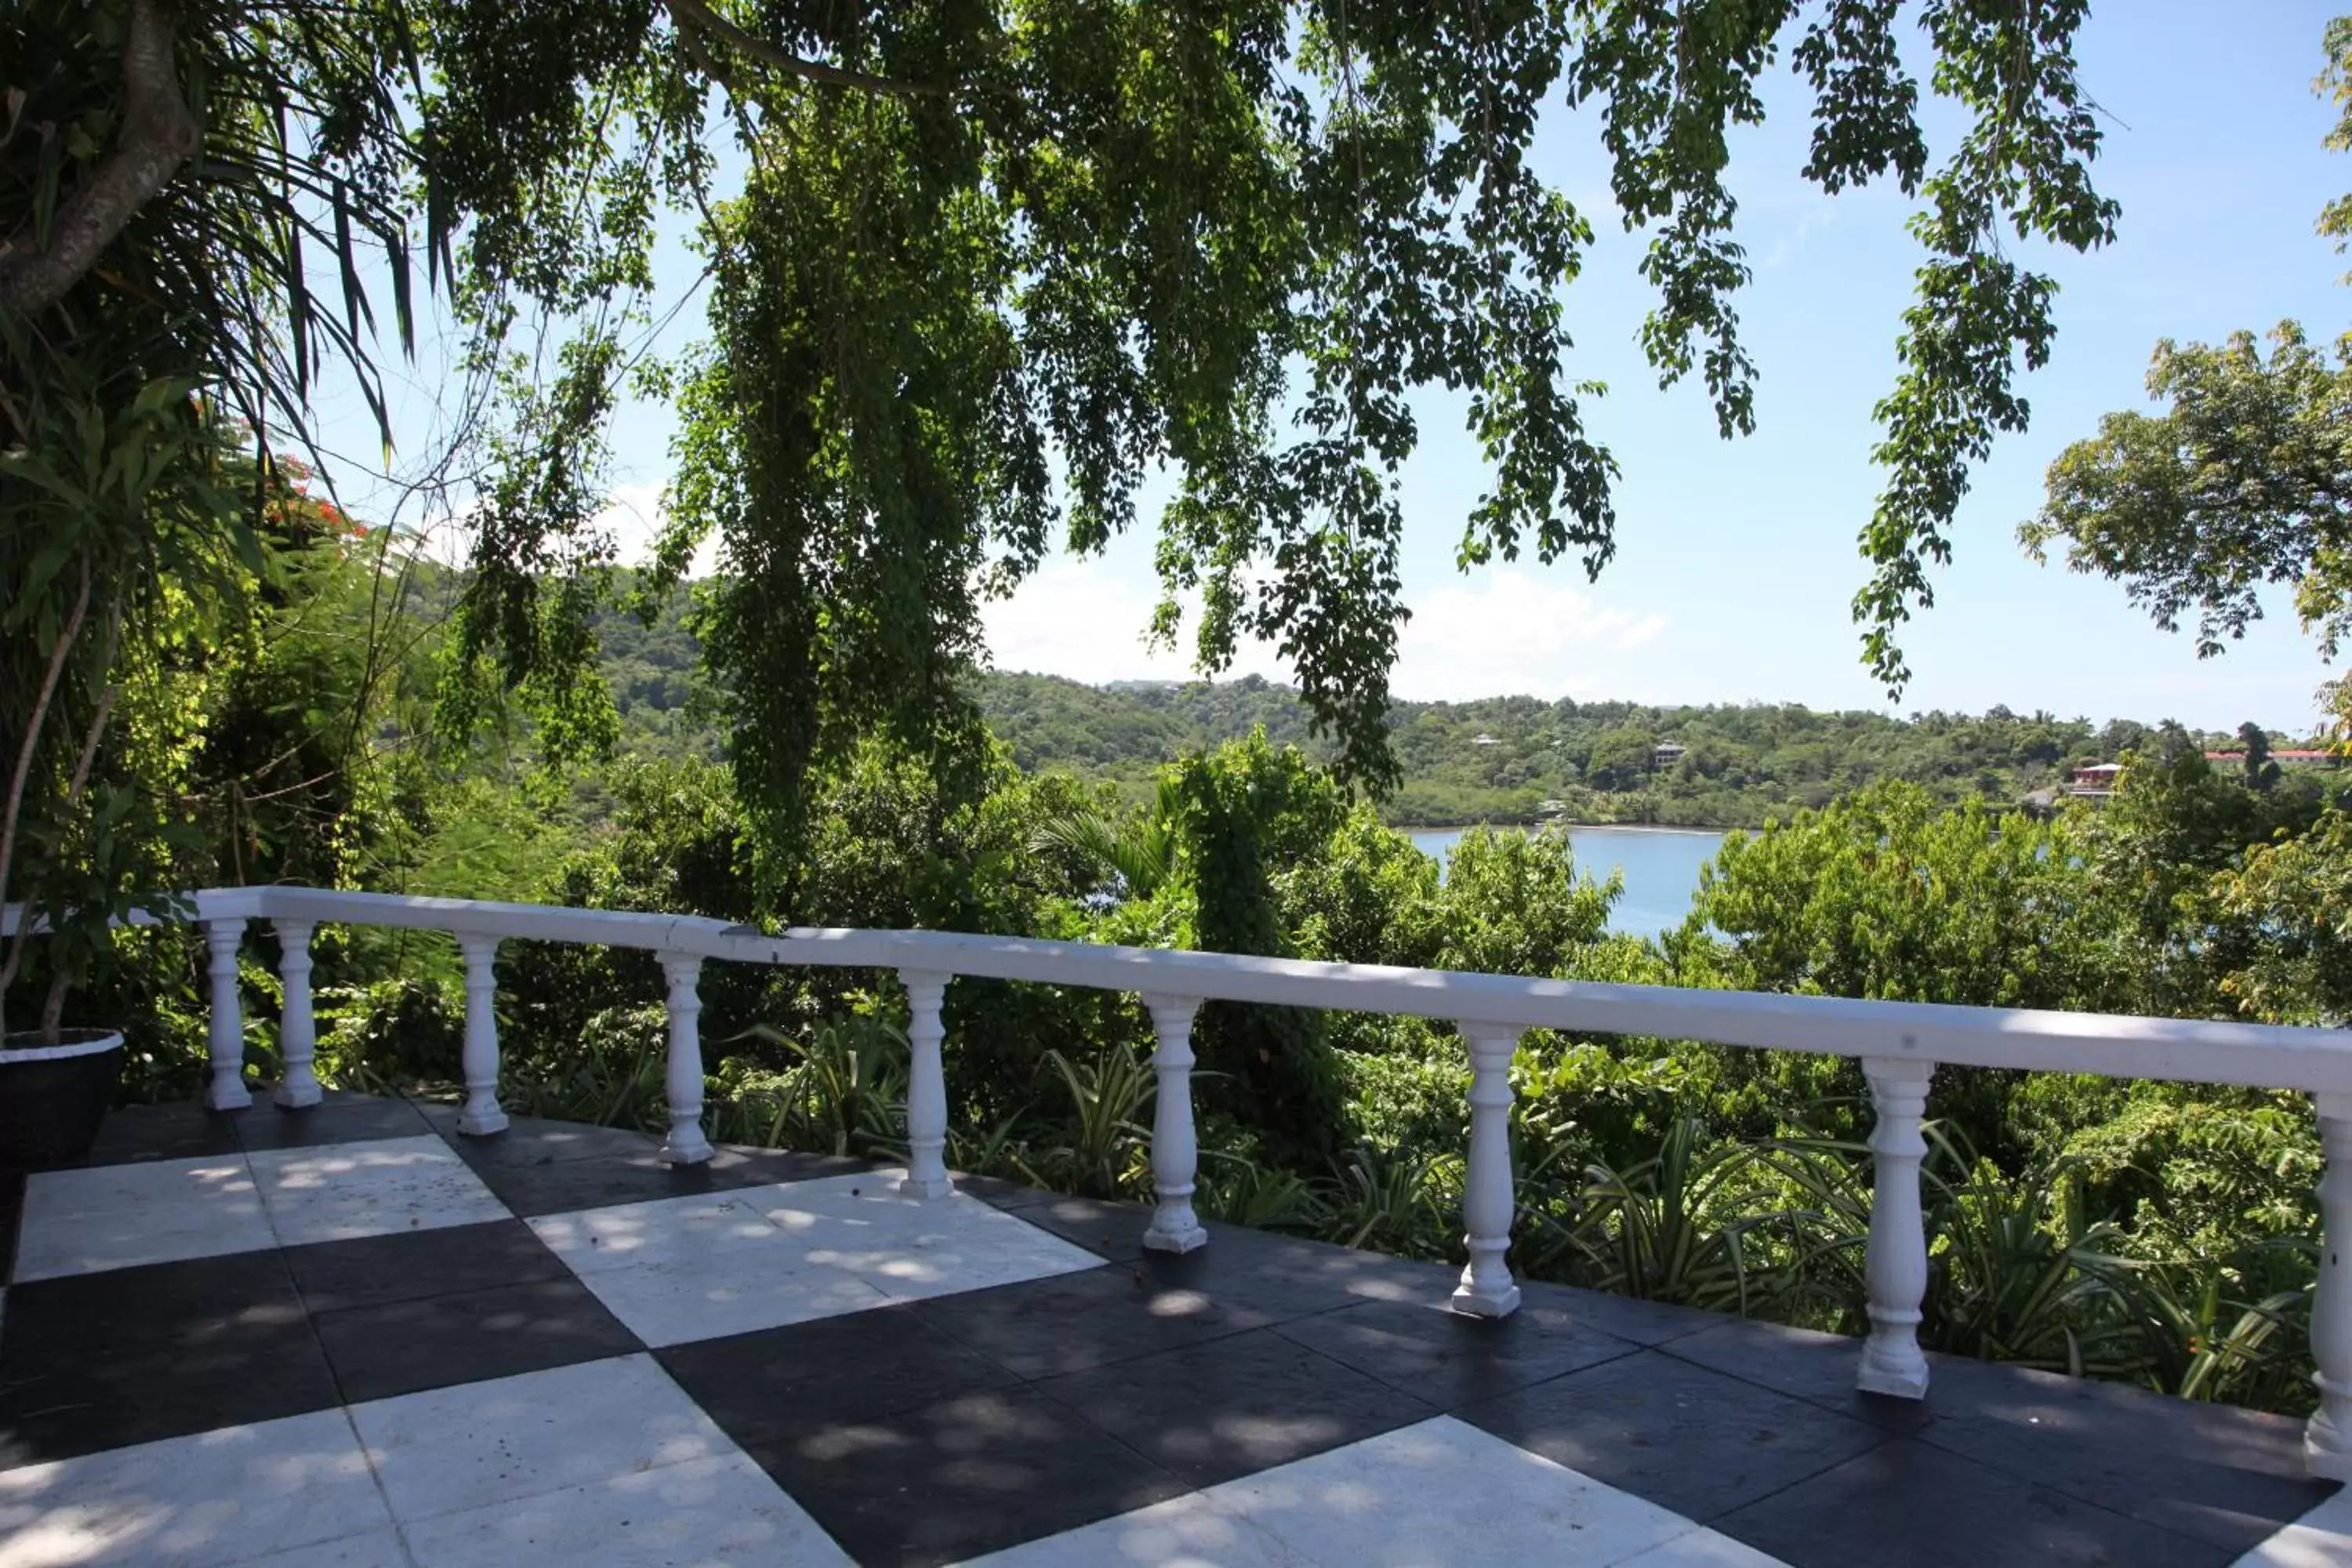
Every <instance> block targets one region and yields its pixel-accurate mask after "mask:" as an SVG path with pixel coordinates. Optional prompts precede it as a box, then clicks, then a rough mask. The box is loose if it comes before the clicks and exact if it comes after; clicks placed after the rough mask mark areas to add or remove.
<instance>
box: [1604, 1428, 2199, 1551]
mask: <svg viewBox="0 0 2352 1568" xmlns="http://www.w3.org/2000/svg"><path fill="white" fill-rule="evenodd" d="M1645 1495H1646V1494H1645ZM1670 1506H1671V1505H1670ZM1708 1522H1710V1523H1711V1524H1712V1525H1713V1526H1714V1528H1716V1529H1717V1530H1719V1531H1722V1532H1723V1533H1725V1534H1726V1535H1729V1536H1732V1537H1735V1538H1736V1539H1738V1540H1740V1541H1744V1542H1747V1543H1748V1545H1750V1546H1753V1547H1755V1548H1757V1549H1758V1550H1759V1551H1761V1552H1769V1553H1770V1554H1771V1555H1773V1556H1775V1557H1778V1558H1780V1560H1781V1561H1782V1562H1784V1563H1789V1564H1790V1568H1854V1565H1855V1564H1857V1563H1900V1564H1902V1568H1988V1565H1989V1564H2010V1563H2017V1564H2028V1563H2031V1564H2034V1565H2036V1568H2040V1565H2042V1564H2048V1565H2049V1568H2228V1565H2229V1563H2231V1561H2232V1560H2233V1558H2234V1556H2235V1553H2234V1552H2231V1551H2230V1550H2229V1549H2227V1548H2221V1547H2216V1546H2213V1545H2211V1544H2210V1543H2209V1542H2200V1541H2194V1540H2191V1539H2190V1538H2189V1537H2187V1536H2183V1535H2175V1534H2173V1533H2171V1532H2170V1531H2163V1530H2158V1529H2156V1528H2154V1527H2152V1526H2150V1525H2146V1524H2141V1523H2139V1522H2137V1521H2134V1520H2129V1519H2126V1518H2125V1517H2123V1515H2121V1514H2117V1513H2109V1512H2107V1511H2106V1510H2105V1509H2100V1508H2095V1507H2093V1506H2092V1505H2090V1504H2088V1503H2085V1502H2081V1501H2077V1500H2074V1499H2073V1498H2069V1497H2066V1496H2064V1495H2063V1494H2062V1493H2059V1492H2056V1491H2053V1490H2051V1489H2049V1488H2047V1487H2037V1486H2033V1485H2032V1484H2030V1483H2028V1482H2025V1481H2022V1480H2019V1479H2016V1478H2014V1477H2011V1476H2006V1475H2003V1474H2001V1473H2000V1471H1998V1470H1993V1469H1989V1468H1986V1467H1984V1466H1982V1465H1979V1464H1976V1463H1974V1462H1972V1461H1970V1460H1968V1459H1964V1458H1960V1457H1959V1456H1958V1455H1957V1454H1950V1453H1947V1452H1945V1451H1944V1450H1942V1449H1940V1448H1934V1447H1928V1446H1927V1445H1926V1444H1924V1443H1921V1442H1918V1441H1916V1439H1913V1438H1908V1437H1896V1438H1894V1439H1891V1440H1890V1441H1888V1442H1886V1443H1884V1444H1882V1445H1880V1446H1879V1447H1875V1448H1873V1449H1872V1450H1871V1451H1870V1452H1868V1453H1865V1454H1862V1455H1858V1456H1856V1457H1855V1458H1852V1459H1849V1460H1847V1461H1846V1462H1845V1463H1843V1464H1842V1465H1839V1466H1837V1467H1836V1468H1833V1469H1831V1470H1829V1471H1827V1472H1826V1473H1824V1474H1822V1475H1819V1476H1816V1477H1813V1478H1812V1479H1809V1480H1805V1481H1802V1482H1800V1483H1798V1484H1797V1485H1795V1486H1792V1487H1790V1488H1789V1489H1786V1490H1784V1491H1780V1492H1778V1493H1776V1494H1775V1495H1773V1496H1771V1497H1768V1498H1765V1499H1762V1500H1759V1501H1757V1502H1753V1503H1750V1504H1748V1506H1747V1507H1744V1508H1742V1509H1739V1510H1737V1511H1736V1512H1733V1513H1730V1514H1727V1515H1725V1516H1723V1517H1721V1518H1717V1519H1714V1520H1711V1521H1708Z"/></svg>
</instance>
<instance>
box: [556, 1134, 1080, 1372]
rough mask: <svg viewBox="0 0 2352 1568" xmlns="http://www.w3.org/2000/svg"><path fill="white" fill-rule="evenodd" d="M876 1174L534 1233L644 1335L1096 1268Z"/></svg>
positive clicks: (653, 1337)
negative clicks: (903, 1192)
mask: <svg viewBox="0 0 2352 1568" xmlns="http://www.w3.org/2000/svg"><path fill="white" fill-rule="evenodd" d="M897 1177H898V1173H895V1172H888V1171H877V1172H871V1173H860V1174H857V1175H854V1176H838V1177H827V1178H825V1179H824V1180H822V1181H814V1182H791V1183H779V1184H773V1185H770V1186H761V1187H749V1188H744V1189H742V1190H740V1191H737V1192H731V1193H720V1194H698V1195H695V1196H691V1197H677V1198H663V1199H658V1200H656V1201H654V1202H651V1203H640V1204H622V1205H614V1206H613V1207H610V1208H602V1209H587V1210H583V1211H580V1212H577V1213H572V1214H562V1215H545V1216H543V1217H541V1218H539V1219H534V1220H532V1221H531V1222H530V1226H531V1228H532V1229H533V1230H534V1231H536V1232H537V1233H538V1235H539V1237H540V1239H541V1240H542V1241H544V1242H546V1243H547V1245H548V1246H549V1247H551V1248H552V1249H553V1250H554V1252H555V1253H556V1255H557V1256H558V1257H560V1258H562V1259H563V1260H564V1262H565V1263H566V1264H567V1265H569V1266H570V1267H571V1268H572V1272H573V1273H575V1274H577V1275H578V1276H579V1277H580V1278H581V1279H582V1280H583V1281H584V1282H586V1284H587V1286H588V1288H589V1289H591V1290H593V1291H594V1292H595V1293H596V1297H597V1299H598V1300H601V1301H603V1302H604V1306H605V1307H606V1309H607V1310H610V1311H611V1312H612V1313H613V1315H614V1317H616V1318H618V1319H620V1320H621V1321H623V1322H624V1323H626V1324H627V1325H628V1326H629V1328H630V1329H631V1330H632V1331H635V1333H636V1334H637V1335H638V1336H639V1337H640V1338H641V1339H643V1340H644V1341H645V1342H646V1343H647V1344H651V1345H674V1344H684V1343H687V1342H689V1341H694V1340H708V1339H716V1338H719V1336H720V1335H723V1334H736V1333H748V1332H750V1331H752V1330H755V1329H772V1328H780V1327H782V1326H783V1325H784V1324H787V1323H799V1322H806V1321H810V1320H811V1319H814V1318H827V1317H835V1316H837V1315H839V1314H841V1313H843V1312H858V1311H865V1310H868V1309H870V1308H874V1307H879V1306H884V1305H887V1304H888V1303H889V1302H892V1301H904V1300H915V1299H917V1298H919V1297H924V1296H938V1295H945V1294H947V1293H949V1292H950V1291H956V1290H976V1289H982V1287H985V1286H989V1285H1002V1284H1008V1283H1011V1282H1012V1281H1013V1280H1018V1279H1043V1278H1044V1277H1045V1276H1047V1275H1050V1274H1066V1273H1069V1272H1072V1271H1073V1270H1076V1269H1081V1268H1097V1267H1099V1266H1100V1264H1101V1261H1102V1260H1101V1259H1100V1258H1097V1257H1095V1256H1094V1255H1093V1254H1092V1253H1089V1252H1087V1251H1084V1250H1082V1249H1081V1248H1078V1247H1073V1246H1071V1245H1069V1244H1068V1243H1067V1242H1065V1241H1063V1240H1062V1239H1061V1238H1059V1237H1054V1236H1049V1235H1047V1234H1046V1233H1045V1232H1044V1231H1042V1230H1039V1229H1038V1228H1037V1227H1036V1226H1032V1225H1028V1224H1026V1223H1024V1222H1023V1221H1021V1220H1019V1219H1016V1218H1014V1217H1013V1216H1012V1215H1007V1214H1002V1213H999V1212H998V1211H997V1210H995V1209H993V1208H991V1207H990V1206H989V1205H986V1204H983V1203H982V1202H981V1201H980V1200H978V1199H977V1198H970V1197H965V1196H962V1195H961V1194H957V1195H955V1196H952V1197H948V1198H939V1199H932V1200H929V1201H928V1202H926V1201H923V1200H919V1199H912V1198H902V1197H900V1196H898V1191H897Z"/></svg>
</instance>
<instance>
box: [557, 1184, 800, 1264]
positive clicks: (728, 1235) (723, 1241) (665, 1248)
mask: <svg viewBox="0 0 2352 1568" xmlns="http://www.w3.org/2000/svg"><path fill="white" fill-rule="evenodd" d="M755 1191H757V1192H761V1193H764V1192H765V1191H767V1189H755ZM530 1228H531V1229H532V1230H534V1231H537V1232H538V1233H539V1238H540V1240H541V1241H543V1242H545V1243H547V1245H548V1247H550V1248H551V1249H552V1250H553V1251H554V1253H555V1254H556V1256H557V1257H559V1258H562V1259H563V1261H564V1262H565V1263H566V1264H567V1265H569V1266H570V1267H571V1269H572V1272H573V1273H574V1274H577V1275H580V1276H581V1277H582V1278H583V1279H584V1278H586V1277H587V1276H588V1275H591V1274H600V1273H603V1272H604V1271H605V1270H607V1269H613V1268H633V1267H635V1266H637V1265H640V1264H646V1263H656V1262H675V1261H677V1260H679V1259H682V1258H692V1257H698V1256H704V1255H707V1254H709V1253H711V1252H715V1251H719V1250H723V1249H725V1248H728V1247H747V1246H748V1247H759V1246H767V1247H776V1246H779V1245H780V1244H781V1242H782V1239H783V1238H782V1237H781V1236H780V1235H779V1233H778V1231H777V1229H776V1227H775V1226H772V1225H770V1224H769V1223H768V1222H767V1220H766V1219H765V1218H763V1217H762V1216H761V1213H760V1205H759V1204H758V1203H757V1202H755V1201H753V1200H752V1199H751V1197H749V1196H747V1195H746V1194H742V1193H709V1194H695V1195H693V1196H690V1197H677V1198H656V1199H654V1200H653V1201H651V1202H648V1203H641V1204H620V1205H614V1207H612V1208H602V1209H583V1210H581V1211H579V1212H577V1213H573V1214H557V1215H542V1216H541V1217H540V1218H538V1219H534V1220H531V1221H530Z"/></svg>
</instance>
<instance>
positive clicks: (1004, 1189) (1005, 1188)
mask: <svg viewBox="0 0 2352 1568" xmlns="http://www.w3.org/2000/svg"><path fill="white" fill-rule="evenodd" d="M955 1184H956V1190H957V1191H958V1192H961V1193H969V1194H971V1195H972V1196H973V1197H976V1198H978V1199H980V1200H981V1201H982V1203H985V1204H992V1205H995V1206H996V1207H998V1208H1001V1209H1025V1208H1030V1207H1033V1206H1034V1205H1038V1204H1045V1203H1051V1202H1053V1201H1054V1200H1055V1198H1057V1197H1059V1196H1060V1195H1061V1194H1058V1193H1049V1192H1047V1191H1045V1189H1044V1188H1043V1187H1027V1186H1024V1185H1022V1184H1020V1183H1019V1182H1008V1181H1006V1180H1005V1179H1004V1178H1003V1177H1002V1176H974V1175H968V1174H966V1173H962V1172H961V1171H959V1172H957V1173H955ZM1120 1206H1122V1207H1131V1206H1133V1205H1120Z"/></svg>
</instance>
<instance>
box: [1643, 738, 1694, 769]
mask: <svg viewBox="0 0 2352 1568" xmlns="http://www.w3.org/2000/svg"><path fill="white" fill-rule="evenodd" d="M1689 750H1690V748H1689V747H1688V746H1685V745H1684V744H1683V743H1682V742H1679V741H1661V742H1658V743H1657V746H1656V747H1655V748H1654V750H1653V751H1652V752H1650V765H1651V766H1652V767H1654V768H1670V767H1673V766H1674V765H1675V763H1679V762H1681V761H1682V760H1683V753H1684V752H1687V751H1689Z"/></svg>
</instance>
